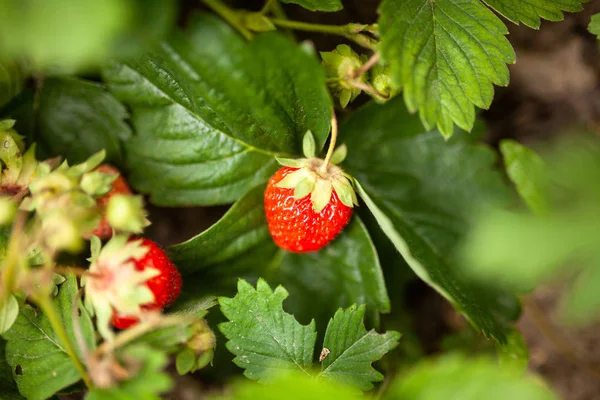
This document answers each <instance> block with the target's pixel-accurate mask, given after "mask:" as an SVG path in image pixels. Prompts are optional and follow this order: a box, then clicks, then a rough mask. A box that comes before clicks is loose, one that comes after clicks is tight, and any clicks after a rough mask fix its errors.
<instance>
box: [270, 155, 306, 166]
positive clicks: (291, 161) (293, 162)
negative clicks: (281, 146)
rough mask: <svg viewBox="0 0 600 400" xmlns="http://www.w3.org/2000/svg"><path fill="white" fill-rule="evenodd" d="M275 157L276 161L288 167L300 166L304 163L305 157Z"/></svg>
mask: <svg viewBox="0 0 600 400" xmlns="http://www.w3.org/2000/svg"><path fill="white" fill-rule="evenodd" d="M275 159H276V160H277V162H278V163H279V164H281V165H283V166H285V167H290V168H302V167H304V166H305V165H306V161H307V160H306V159H305V158H299V159H295V158H280V157H275Z"/></svg>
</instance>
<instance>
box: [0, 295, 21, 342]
mask: <svg viewBox="0 0 600 400" xmlns="http://www.w3.org/2000/svg"><path fill="white" fill-rule="evenodd" d="M17 315H19V303H18V302H17V299H16V298H15V296H13V295H12V294H11V295H9V296H8V298H7V299H6V300H5V302H4V304H2V306H0V335H1V334H3V333H4V332H6V331H7V330H9V329H10V327H11V326H12V325H13V324H14V323H15V320H16V319H17Z"/></svg>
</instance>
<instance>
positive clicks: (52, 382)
mask: <svg viewBox="0 0 600 400" xmlns="http://www.w3.org/2000/svg"><path fill="white" fill-rule="evenodd" d="M77 291H78V287H77V279H76V278H75V276H73V275H69V276H68V277H67V280H66V281H65V282H64V283H63V284H62V285H60V289H59V292H58V296H57V297H56V298H55V299H54V300H53V303H54V306H55V308H56V310H57V311H58V315H59V317H60V321H61V323H62V324H63V326H64V327H65V329H66V331H67V335H68V337H69V340H70V342H71V343H73V344H75V343H77V341H76V338H75V333H74V321H73V320H72V318H71V315H72V311H73V301H74V299H75V294H76V293H77ZM78 308H79V310H80V312H79V313H78V315H79V317H78V318H79V320H78V322H79V326H80V327H81V333H82V336H83V338H84V340H85V342H86V345H87V347H88V348H89V349H93V348H94V347H95V336H94V328H93V326H92V321H91V319H90V317H89V315H88V314H87V312H86V311H85V309H84V308H83V307H81V306H80V307H78ZM3 336H4V338H5V339H6V340H7V341H8V343H7V345H6V360H7V361H8V364H9V365H10V367H11V369H12V374H13V378H14V379H15V381H16V382H17V384H18V386H19V391H20V392H21V394H23V396H25V397H27V398H28V399H30V400H35V399H40V400H41V399H46V398H48V397H50V396H52V395H53V394H54V393H56V392H57V391H59V390H60V389H63V388H66V387H68V386H70V385H71V384H73V383H75V382H77V381H79V380H80V379H81V377H80V376H79V373H78V372H77V370H76V369H75V366H74V365H73V363H72V362H71V359H70V358H69V356H68V355H67V352H66V350H65V347H64V344H63V343H62V342H61V340H60V339H59V338H58V337H57V335H56V334H55V333H54V330H53V329H52V326H51V325H50V321H49V320H48V318H47V317H46V316H45V315H44V314H42V313H41V311H39V310H34V309H33V308H32V307H30V306H24V307H23V308H21V310H20V313H19V316H18V317H17V321H16V322H15V324H14V325H13V327H12V328H11V329H10V330H9V331H8V332H6V333H5V334H4V335H3ZM74 347H75V348H77V346H76V345H74ZM77 352H78V356H79V358H80V359H81V358H82V355H81V351H80V349H77Z"/></svg>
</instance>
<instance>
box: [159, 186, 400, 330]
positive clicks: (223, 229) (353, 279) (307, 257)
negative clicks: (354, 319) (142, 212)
mask: <svg viewBox="0 0 600 400" xmlns="http://www.w3.org/2000/svg"><path fill="white" fill-rule="evenodd" d="M263 193H264V186H258V187H256V188H254V189H252V190H250V191H249V192H248V193H247V194H246V195H245V196H244V197H243V198H242V199H240V200H239V201H238V202H237V203H235V204H234V205H233V207H232V208H231V209H230V210H229V211H228V212H227V214H225V216H224V217H223V218H222V219H221V220H220V221H219V222H217V223H216V224H215V225H213V226H212V227H211V228H209V229H208V230H206V231H205V232H202V233H201V234H199V235H198V236H196V237H194V238H192V239H190V240H188V241H187V242H184V243H181V244H178V245H176V246H173V247H171V248H170V251H169V254H170V257H171V259H172V260H173V262H174V263H175V264H176V265H177V267H178V268H179V270H180V271H181V273H182V274H183V276H184V281H185V282H186V285H184V287H183V293H182V299H181V302H185V301H186V299H189V298H194V297H195V296H197V295H199V294H200V293H202V294H206V293H207V291H209V292H211V291H212V293H218V294H223V293H231V292H232V291H233V290H235V285H236V281H237V278H244V279H247V280H251V281H256V279H257V278H258V277H266V278H268V279H269V280H272V281H273V282H275V283H280V284H283V285H284V286H285V287H286V288H288V289H289V292H290V294H291V296H290V299H289V300H288V302H287V304H288V309H289V310H290V311H292V312H293V313H294V315H295V316H296V317H297V318H298V319H299V320H300V321H302V322H304V323H308V321H310V320H311V319H312V318H315V320H316V322H317V326H319V327H321V326H323V327H324V326H325V324H326V323H327V321H328V320H329V318H330V316H331V314H333V313H334V312H335V311H336V310H337V309H338V307H348V306H350V305H352V304H354V303H357V304H367V310H368V315H369V317H370V320H371V321H372V322H376V321H377V315H378V312H388V311H389V309H390V305H389V299H388V295H387V291H386V288H385V282H384V280H383V273H382V271H381V266H380V264H379V259H378V257H377V253H376V251H375V248H374V246H373V244H372V242H371V240H370V237H369V234H368V232H367V230H366V228H365V227H364V224H363V223H362V221H361V220H360V219H359V218H358V216H355V217H354V218H353V220H352V221H351V222H350V224H349V225H348V226H347V227H346V228H345V230H344V232H343V233H342V234H341V235H340V236H339V237H338V238H337V239H336V240H334V241H333V242H332V243H331V244H330V245H328V246H327V247H325V248H324V249H323V250H321V251H319V252H316V253H307V254H293V253H289V252H285V251H283V250H280V249H278V248H277V247H276V246H275V244H274V243H273V240H272V239H271V236H270V234H269V230H268V228H267V222H266V220H265V215H264V203H263ZM199 287H202V288H203V290H198V288H199ZM186 288H190V290H189V291H188V290H186Z"/></svg>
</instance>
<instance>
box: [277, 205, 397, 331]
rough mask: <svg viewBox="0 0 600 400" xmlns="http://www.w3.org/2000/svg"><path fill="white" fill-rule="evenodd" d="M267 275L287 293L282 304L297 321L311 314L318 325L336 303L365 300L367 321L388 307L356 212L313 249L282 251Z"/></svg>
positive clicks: (372, 251) (375, 319)
mask: <svg viewBox="0 0 600 400" xmlns="http://www.w3.org/2000/svg"><path fill="white" fill-rule="evenodd" d="M273 278H274V281H276V282H277V283H281V284H282V285H283V286H284V287H285V288H286V289H288V291H289V292H290V299H289V300H288V301H287V302H286V309H287V310H289V311H290V312H292V313H293V314H294V316H295V317H296V318H297V319H298V320H300V321H303V322H304V321H309V320H310V318H315V320H316V321H317V326H318V327H319V328H320V327H321V326H324V325H325V323H326V322H327V321H328V320H329V318H330V317H331V315H332V314H333V313H334V312H336V310H337V309H338V308H339V307H348V306H350V305H352V304H366V305H367V315H368V316H369V317H370V318H369V320H370V322H371V323H372V324H373V325H378V320H379V319H378V315H379V312H383V313H387V312H389V311H390V300H389V298H388V294H387V290H386V287H385V281H384V279H383V273H382V271H381V266H380V265H379V259H378V257H377V251H376V249H375V247H374V246H373V243H372V242H371V238H370V237H369V233H368V232H367V230H366V228H365V226H364V224H363V223H362V221H361V220H360V218H359V217H358V216H355V217H354V218H353V219H352V221H351V222H350V224H349V225H348V226H347V227H346V228H345V229H344V233H343V234H342V235H341V236H340V237H339V238H338V239H337V240H336V241H334V242H333V243H332V244H330V245H328V246H326V247H325V248H323V250H321V251H319V252H316V253H307V254H294V253H287V252H284V255H283V259H282V260H281V264H280V267H279V273H278V274H277V275H276V276H274V277H273ZM361 319H362V318H361Z"/></svg>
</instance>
